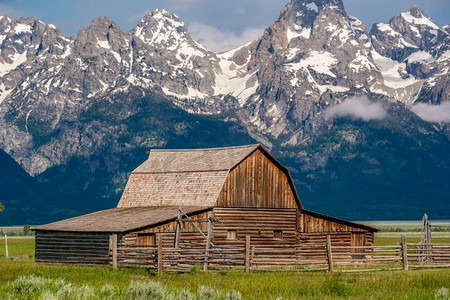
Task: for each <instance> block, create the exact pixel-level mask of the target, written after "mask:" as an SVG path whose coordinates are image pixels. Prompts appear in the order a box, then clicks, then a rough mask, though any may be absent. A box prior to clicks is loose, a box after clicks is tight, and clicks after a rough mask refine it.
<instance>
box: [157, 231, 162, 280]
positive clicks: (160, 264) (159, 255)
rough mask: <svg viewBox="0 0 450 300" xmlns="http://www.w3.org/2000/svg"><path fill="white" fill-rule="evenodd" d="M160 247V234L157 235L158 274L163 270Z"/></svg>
mask: <svg viewBox="0 0 450 300" xmlns="http://www.w3.org/2000/svg"><path fill="white" fill-rule="evenodd" d="M162 249H163V245H162V236H161V235H158V250H157V251H158V252H157V253H158V260H157V263H158V275H159V276H161V275H162V272H163V261H162V257H163V255H162V254H163V252H162Z"/></svg>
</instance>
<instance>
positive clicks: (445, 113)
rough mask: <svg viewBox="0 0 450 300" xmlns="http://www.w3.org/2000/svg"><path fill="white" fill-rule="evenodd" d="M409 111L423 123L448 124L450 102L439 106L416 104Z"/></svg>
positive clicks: (449, 119)
mask: <svg viewBox="0 0 450 300" xmlns="http://www.w3.org/2000/svg"><path fill="white" fill-rule="evenodd" d="M411 110H412V111H413V113H415V114H416V115H418V116H419V117H420V118H421V119H422V120H424V121H427V122H436V123H440V122H445V123H450V102H444V103H441V104H440V105H432V104H425V103H418V104H415V105H413V106H412V108H411Z"/></svg>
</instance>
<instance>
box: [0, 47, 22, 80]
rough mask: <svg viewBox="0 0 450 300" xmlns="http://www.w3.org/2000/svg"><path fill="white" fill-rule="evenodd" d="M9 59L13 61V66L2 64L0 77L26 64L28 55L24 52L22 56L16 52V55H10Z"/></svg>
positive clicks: (0, 65)
mask: <svg viewBox="0 0 450 300" xmlns="http://www.w3.org/2000/svg"><path fill="white" fill-rule="evenodd" d="M9 58H10V59H11V60H12V61H13V62H12V63H11V64H0V76H3V75H5V74H7V73H9V71H11V70H13V69H15V68H17V67H18V66H20V65H21V64H23V63H24V62H26V61H27V53H26V52H23V53H22V54H20V53H17V52H16V53H15V54H14V55H9Z"/></svg>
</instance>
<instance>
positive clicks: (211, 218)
mask: <svg viewBox="0 0 450 300" xmlns="http://www.w3.org/2000/svg"><path fill="white" fill-rule="evenodd" d="M212 222H213V215H212V214H211V217H210V218H209V222H208V236H207V238H206V252H205V262H204V263H203V271H207V270H208V255H209V249H210V248H211V233H212Z"/></svg>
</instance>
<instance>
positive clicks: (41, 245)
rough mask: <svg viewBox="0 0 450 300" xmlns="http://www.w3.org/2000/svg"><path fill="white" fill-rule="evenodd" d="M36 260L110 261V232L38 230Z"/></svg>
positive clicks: (91, 262)
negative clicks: (89, 232)
mask: <svg viewBox="0 0 450 300" xmlns="http://www.w3.org/2000/svg"><path fill="white" fill-rule="evenodd" d="M35 259H36V262H42V263H67V264H80V265H99V264H100V265H101V264H108V261H109V234H88V233H65V232H40V231H36V250H35Z"/></svg>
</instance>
